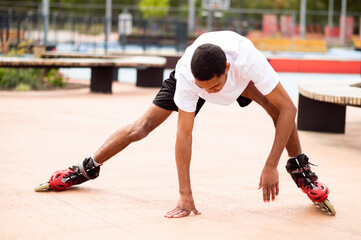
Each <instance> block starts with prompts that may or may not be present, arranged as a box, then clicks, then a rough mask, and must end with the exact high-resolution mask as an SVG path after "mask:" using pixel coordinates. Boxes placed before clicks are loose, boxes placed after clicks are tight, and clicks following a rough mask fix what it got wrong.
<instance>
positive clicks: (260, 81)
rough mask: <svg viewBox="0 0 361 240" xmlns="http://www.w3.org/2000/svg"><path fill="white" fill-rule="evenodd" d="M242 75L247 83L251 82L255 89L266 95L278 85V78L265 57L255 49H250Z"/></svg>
mask: <svg viewBox="0 0 361 240" xmlns="http://www.w3.org/2000/svg"><path fill="white" fill-rule="evenodd" d="M244 74H245V76H246V78H247V79H248V80H249V81H253V82H254V84H255V86H256V88H257V89H258V90H259V91H260V92H261V93H262V94H263V95H267V94H269V93H270V92H272V90H273V89H274V88H275V87H276V86H277V84H278V83H279V76H278V74H277V73H276V72H275V70H274V69H273V68H272V66H271V65H270V64H269V62H268V60H267V59H266V57H265V56H264V55H263V54H262V53H261V52H260V51H258V50H257V49H256V48H255V47H251V48H250V50H249V52H248V56H247V65H246V67H245V69H244Z"/></svg>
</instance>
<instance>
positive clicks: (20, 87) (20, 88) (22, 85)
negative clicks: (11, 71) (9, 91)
mask: <svg viewBox="0 0 361 240" xmlns="http://www.w3.org/2000/svg"><path fill="white" fill-rule="evenodd" d="M30 90H31V87H30V86H29V85H28V84H25V83H20V84H19V85H17V86H16V88H15V91H18V92H27V91H30Z"/></svg>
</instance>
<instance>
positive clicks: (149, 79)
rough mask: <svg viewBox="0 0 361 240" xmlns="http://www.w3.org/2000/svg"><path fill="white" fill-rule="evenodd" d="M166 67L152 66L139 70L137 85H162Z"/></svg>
mask: <svg viewBox="0 0 361 240" xmlns="http://www.w3.org/2000/svg"><path fill="white" fill-rule="evenodd" d="M163 72H164V68H155V67H150V68H146V69H138V70H137V83H136V86H137V87H161V86H162V84H163Z"/></svg>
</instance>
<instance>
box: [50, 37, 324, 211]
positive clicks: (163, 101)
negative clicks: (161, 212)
mask: <svg viewBox="0 0 361 240" xmlns="http://www.w3.org/2000/svg"><path fill="white" fill-rule="evenodd" d="M252 100H254V101H255V102H257V103H258V104H260V105H261V106H262V107H263V108H264V109H265V110H266V111H267V113H268V114H269V115H270V116H271V117H272V119H273V122H274V125H275V128H276V131H275V137H274V141H273V146H272V148H271V150H270V153H269V156H268V158H267V160H266V162H265V165H264V168H263V171H262V174H261V177H260V183H259V188H262V189H263V200H264V201H265V202H269V201H270V200H275V197H276V196H277V194H278V192H279V186H278V171H277V166H278V163H279V160H280V157H281V154H282V152H283V150H284V148H286V149H287V151H288V154H289V156H290V157H291V158H290V160H289V161H288V163H287V170H288V171H289V172H290V173H291V175H292V174H293V175H292V177H293V178H294V180H295V182H296V184H297V185H298V186H299V187H300V186H301V185H302V184H303V183H304V182H306V183H309V182H314V179H316V180H317V176H316V175H315V174H314V173H312V172H311V170H310V169H309V165H308V158H307V157H306V156H305V155H304V154H302V150H301V146H300V142H299V139H298V134H297V129H296V125H295V122H294V120H295V115H296V107H295V106H294V104H293V103H292V101H291V99H290V97H289V96H288V94H287V93H286V91H285V90H284V88H283V87H282V85H281V83H280V82H279V80H278V75H277V74H276V72H275V71H274V70H273V69H272V67H271V66H270V64H269V63H268V61H267V59H266V58H265V57H264V56H263V55H262V54H261V53H260V52H259V51H258V50H257V49H256V48H255V47H254V46H253V44H252V43H251V42H250V41H249V40H248V39H246V38H244V37H242V36H240V35H239V34H237V33H234V32H231V31H219V32H210V33H205V34H203V35H201V36H200V37H199V38H197V39H196V40H195V41H194V43H193V44H192V45H191V46H189V47H188V48H187V49H186V51H185V53H184V55H183V56H182V58H181V59H180V60H179V61H178V63H177V66H176V69H175V72H172V73H171V74H170V77H169V79H167V80H165V81H164V83H163V85H162V87H161V89H160V91H159V93H158V94H157V95H156V97H155V99H154V101H153V105H152V106H151V107H150V108H149V109H148V110H147V111H146V113H145V114H144V115H143V116H142V117H140V118H139V119H138V120H136V121H135V122H133V123H131V124H129V125H128V126H125V127H123V128H121V129H119V130H118V131H117V132H115V133H114V134H113V135H112V136H110V138H109V139H108V140H107V141H106V142H105V143H104V145H103V146H101V147H100V149H99V150H98V151H96V152H95V154H94V155H93V157H89V158H86V159H85V160H84V162H83V163H81V164H79V165H75V166H73V167H71V168H69V169H68V170H65V172H60V173H59V174H60V176H61V177H60V178H57V179H59V181H61V180H62V182H63V185H62V186H61V187H60V188H59V186H58V185H57V183H53V184H52V187H53V188H57V187H58V188H57V189H58V190H62V189H65V188H67V187H69V186H71V185H73V184H80V183H82V182H84V181H87V180H89V179H94V178H96V177H97V176H98V175H99V171H100V165H101V164H103V163H104V162H105V161H107V160H108V159H109V158H111V157H112V156H114V155H115V154H117V153H118V152H120V151H122V150H123V149H124V148H126V147H127V146H128V145H129V144H130V143H132V142H135V141H138V140H140V139H142V138H144V137H146V136H147V135H148V134H149V133H150V132H151V131H152V130H153V129H155V128H156V127H157V126H159V125H160V124H161V123H162V122H163V121H164V120H165V119H167V118H168V116H169V115H170V114H171V113H172V112H173V111H178V129H177V138H176V145H175V156H176V165H177V172H178V181H179V193H180V197H179V200H178V204H177V205H176V207H175V208H174V209H173V210H171V211H169V212H167V213H166V215H165V216H166V217H169V218H178V217H185V216H188V215H189V214H191V212H193V213H194V214H199V212H198V211H197V209H196V208H195V205H194V201H193V196H192V190H191V184H190V174H189V168H190V160H191V148H192V130H193V124H194V118H195V116H196V114H197V113H198V112H199V110H200V109H201V107H202V105H203V104H204V102H205V101H208V102H211V103H215V104H221V105H229V104H231V103H233V102H235V101H237V102H238V104H239V105H240V106H241V107H245V106H247V105H248V104H250V103H251V101H252ZM300 169H303V170H300ZM300 172H302V176H303V177H304V176H306V178H305V177H304V178H305V179H306V180H302V182H300V178H301V176H300ZM66 174H68V175H66ZM69 174H70V176H71V177H68V178H66V177H67V176H69ZM64 182H66V185H64ZM59 185H60V184H59Z"/></svg>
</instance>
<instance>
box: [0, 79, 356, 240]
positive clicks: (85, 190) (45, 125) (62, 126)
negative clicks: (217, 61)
mask: <svg viewBox="0 0 361 240" xmlns="http://www.w3.org/2000/svg"><path fill="white" fill-rule="evenodd" d="M156 92H157V90H155V89H142V88H136V87H135V86H133V85H132V84H131V85H127V84H116V86H115V93H114V94H113V95H102V94H90V93H89V90H88V89H81V90H71V91H57V92H40V93H39V92H37V93H34V92H28V93H14V92H0V159H1V160H0V162H1V168H0V184H1V188H0V196H1V197H0V208H1V210H0V236H1V237H0V238H1V239H77V240H78V239H126V240H131V239H139V240H143V239H157V240H158V239H170V240H178V239H187V240H190V239H207V240H208V239H224V240H226V239H227V240H229V239H361V229H360V226H361V204H360V203H361V192H360V189H361V177H360V173H361V109H360V108H351V107H348V109H347V111H348V112H347V125H346V134H345V135H339V134H325V133H312V132H300V137H301V140H302V144H303V149H304V151H305V152H306V153H307V154H308V155H309V157H310V158H311V162H314V163H316V164H318V165H319V167H313V170H314V171H315V172H316V173H318V175H319V176H320V179H321V180H322V181H324V182H325V183H327V185H328V186H329V188H330V191H331V193H330V199H331V201H332V203H333V204H334V206H335V207H336V209H337V215H336V216H335V217H331V216H328V215H327V214H324V213H322V212H320V211H318V210H317V209H316V207H315V206H314V205H313V204H312V203H311V202H310V200H309V199H308V198H307V197H306V196H305V195H304V194H303V193H301V192H300V190H299V189H297V188H296V186H295V184H294V183H293V181H292V180H291V178H290V177H289V176H288V173H286V171H285V169H284V165H285V163H286V160H287V154H286V153H284V154H283V157H282V160H281V163H280V166H279V172H280V195H279V196H278V198H277V200H276V201H275V202H273V203H270V204H265V203H263V202H262V195H261V191H258V190H257V187H258V181H259V176H260V173H261V170H262V166H263V164H264V161H265V159H266V157H267V154H268V151H269V149H270V146H271V143H272V139H273V126H272V123H271V120H270V119H269V118H268V116H267V115H266V114H265V113H264V112H263V110H261V108H260V107H258V106H257V105H256V104H252V105H251V106H249V107H247V108H246V109H240V108H239V107H238V106H237V105H235V104H234V105H231V106H229V107H221V106H217V105H212V104H206V105H205V106H204V108H203V109H202V111H201V113H200V114H199V116H198V117H197V120H196V126H195V131H194V143H193V145H194V150H193V159H192V166H191V171H192V180H193V182H192V186H193V192H194V198H195V203H196V207H197V208H198V210H199V211H201V212H202V213H203V214H202V215H200V216H191V217H187V218H183V219H167V218H164V217H163V214H164V213H165V212H166V211H167V210H169V209H171V208H173V207H174V206H175V204H176V202H177V198H178V194H177V176H176V168H175V161H174V157H173V156H174V142H175V133H176V116H177V114H175V113H174V114H173V115H172V116H171V117H170V119H168V120H167V121H166V122H165V123H164V124H163V125H162V126H161V127H159V128H158V129H156V130H155V131H154V132H153V133H151V134H150V135H149V137H148V138H147V139H144V140H142V141H140V142H137V143H135V144H133V145H131V146H130V147H129V148H128V149H126V150H125V151H124V152H122V153H120V154H118V155H117V156H116V157H114V158H113V159H111V160H110V161H109V162H107V163H106V164H104V166H103V167H102V169H101V173H100V177H99V178H98V179H97V180H95V181H92V182H87V183H85V184H83V185H80V186H77V187H75V188H72V189H69V190H67V191H64V192H48V193H35V192H34V191H33V188H34V187H35V186H37V185H38V184H39V183H41V182H43V181H46V180H48V178H49V177H50V175H51V173H52V172H54V171H55V170H58V169H63V168H66V167H68V166H69V165H72V164H75V163H78V162H80V161H81V160H82V159H83V158H84V157H86V156H87V155H89V154H92V153H93V152H94V151H95V150H96V149H97V148H98V147H99V146H100V145H101V144H102V143H103V142H104V141H105V139H106V138H107V137H108V136H109V135H110V134H111V133H112V132H113V131H115V130H116V129H117V128H118V127H120V126H123V125H125V124H127V123H129V122H130V121H133V120H135V119H136V118H137V117H138V116H140V114H142V113H143V112H144V110H145V109H147V107H148V105H149V104H150V102H151V100H152V99H153V96H154V95H155V93H156ZM295 101H297V99H295Z"/></svg>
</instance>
